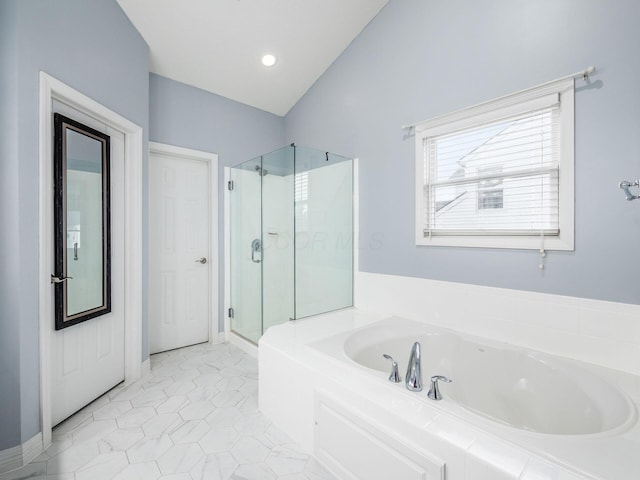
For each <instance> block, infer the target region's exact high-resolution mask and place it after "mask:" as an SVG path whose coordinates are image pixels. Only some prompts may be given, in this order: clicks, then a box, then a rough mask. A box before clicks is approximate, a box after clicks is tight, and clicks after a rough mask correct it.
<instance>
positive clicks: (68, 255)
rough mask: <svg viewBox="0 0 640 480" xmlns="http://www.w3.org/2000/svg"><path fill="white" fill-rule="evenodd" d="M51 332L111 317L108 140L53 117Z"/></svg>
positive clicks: (106, 136)
mask: <svg viewBox="0 0 640 480" xmlns="http://www.w3.org/2000/svg"><path fill="white" fill-rule="evenodd" d="M53 164H54V166H53V173H54V188H53V190H54V230H55V232H54V237H55V240H54V244H55V246H54V249H55V273H54V274H53V275H52V276H51V283H54V284H55V328H56V330H60V329H63V328H66V327H70V326H72V325H76V324H78V323H81V322H84V321H86V320H89V319H91V318H95V317H98V316H100V315H105V314H107V313H109V312H111V245H110V243H111V242H110V239H111V229H110V192H109V190H110V177H109V171H110V151H109V136H108V135H106V134H104V133H102V132H99V131H97V130H95V129H93V128H91V127H88V126H87V125H83V124H82V123H80V122H77V121H75V120H72V119H70V118H68V117H65V116H63V115H60V114H59V113H55V114H54V161H53Z"/></svg>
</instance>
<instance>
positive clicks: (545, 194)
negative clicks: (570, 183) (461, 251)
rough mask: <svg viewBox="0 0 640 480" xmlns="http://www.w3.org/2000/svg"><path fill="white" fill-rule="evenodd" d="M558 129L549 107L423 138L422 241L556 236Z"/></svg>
mask: <svg viewBox="0 0 640 480" xmlns="http://www.w3.org/2000/svg"><path fill="white" fill-rule="evenodd" d="M556 98H557V97H556ZM560 126H561V125H560V105H559V103H554V104H552V105H551V106H546V107H544V108H536V109H534V110H530V111H527V112H526V113H520V114H517V115H511V116H509V117H506V118H501V119H499V120H494V121H490V122H484V123H482V124H480V125H477V124H476V125H474V126H471V127H467V128H463V129H459V130H457V131H454V132H447V133H442V134H436V135H427V136H425V137H424V138H423V154H424V159H423V161H424V166H423V169H422V171H423V172H424V183H423V185H424V192H423V202H424V205H423V208H422V212H423V215H424V218H423V219H422V220H423V235H424V236H425V237H431V236H447V235H454V236H465V235H466V236H490V235H501V236H518V235H526V236H533V235H544V236H556V235H558V234H559V230H560V227H559V175H560V172H559V165H560V162H559V157H560V151H561V149H560Z"/></svg>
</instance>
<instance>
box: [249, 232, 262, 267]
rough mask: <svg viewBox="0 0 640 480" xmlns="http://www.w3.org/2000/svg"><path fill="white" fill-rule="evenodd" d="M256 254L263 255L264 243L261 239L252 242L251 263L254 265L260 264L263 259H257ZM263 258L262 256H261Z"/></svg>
mask: <svg viewBox="0 0 640 480" xmlns="http://www.w3.org/2000/svg"><path fill="white" fill-rule="evenodd" d="M256 253H262V242H261V241H260V239H259V238H254V239H253V242H251V261H252V262H253V263H260V262H261V261H262V258H256ZM260 256H261V257H262V255H260Z"/></svg>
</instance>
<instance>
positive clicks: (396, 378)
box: [382, 353, 402, 383]
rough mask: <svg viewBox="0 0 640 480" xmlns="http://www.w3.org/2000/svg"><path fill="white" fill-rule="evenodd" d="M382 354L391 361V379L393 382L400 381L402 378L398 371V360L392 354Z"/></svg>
mask: <svg viewBox="0 0 640 480" xmlns="http://www.w3.org/2000/svg"><path fill="white" fill-rule="evenodd" d="M382 356H383V357H384V358H386V359H387V360H389V361H391V373H390V374H389V381H390V382H393V383H400V382H401V381H402V379H401V378H400V374H399V373H398V362H396V361H395V360H394V359H393V357H392V356H391V355H387V354H386V353H383V354H382Z"/></svg>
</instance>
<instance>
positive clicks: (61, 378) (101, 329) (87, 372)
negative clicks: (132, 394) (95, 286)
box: [50, 102, 125, 425]
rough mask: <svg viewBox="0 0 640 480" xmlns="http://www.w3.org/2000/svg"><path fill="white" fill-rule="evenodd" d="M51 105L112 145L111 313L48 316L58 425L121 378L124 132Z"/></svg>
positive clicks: (53, 403) (54, 413)
mask: <svg viewBox="0 0 640 480" xmlns="http://www.w3.org/2000/svg"><path fill="white" fill-rule="evenodd" d="M53 108H54V110H53V111H54V112H58V113H62V114H63V115H65V116H67V117H70V118H72V119H74V120H77V121H79V122H81V123H83V124H85V125H87V126H89V127H91V128H94V129H95V130H98V131H100V132H104V133H106V134H107V135H109V136H110V144H111V145H110V150H111V312H110V313H108V314H106V315H102V316H100V317H96V318H92V319H90V320H87V321H85V322H83V323H79V324H77V325H73V326H70V327H67V328H64V329H62V330H58V331H56V330H54V329H53V319H52V320H51V329H52V333H51V363H50V365H51V378H52V382H51V417H52V424H53V425H57V424H58V423H60V422H61V421H63V420H64V419H65V418H67V417H69V416H70V415H72V414H73V413H75V412H76V411H78V410H79V409H81V408H82V407H84V406H85V405H87V404H88V403H91V402H92V401H93V400H94V399H96V398H98V397H99V396H101V395H102V394H104V393H105V392H107V391H108V390H110V389H111V388H113V387H114V386H116V385H117V384H119V383H120V382H122V381H123V380H124V341H125V339H124V134H123V133H122V132H119V131H117V130H114V129H112V128H110V127H108V126H106V125H104V124H102V123H99V122H97V121H95V120H94V119H92V118H91V117H88V116H86V115H84V114H81V113H79V112H77V111H75V110H73V109H71V108H70V107H67V106H66V105H63V104H61V103H59V102H54V105H53ZM52 234H53V232H52ZM68 281H73V280H68Z"/></svg>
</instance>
